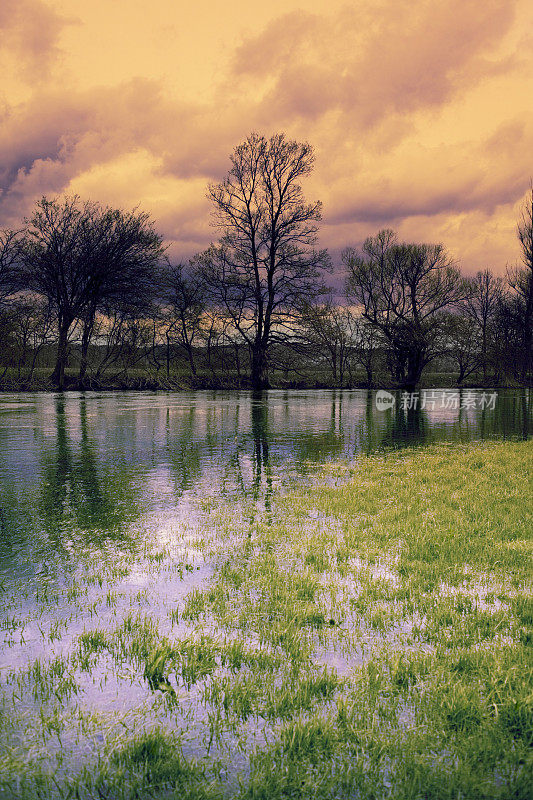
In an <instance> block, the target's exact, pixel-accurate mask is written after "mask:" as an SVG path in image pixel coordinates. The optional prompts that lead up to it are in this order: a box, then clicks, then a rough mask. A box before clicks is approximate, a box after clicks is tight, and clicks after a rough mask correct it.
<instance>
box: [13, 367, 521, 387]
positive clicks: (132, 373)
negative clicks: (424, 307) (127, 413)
mask: <svg viewBox="0 0 533 800" xmlns="http://www.w3.org/2000/svg"><path fill="white" fill-rule="evenodd" d="M0 371H2V370H0ZM51 373H52V367H51V366H50V367H48V368H39V369H36V370H34V372H33V373H32V375H31V376H30V377H29V376H28V375H25V374H24V371H22V373H21V374H19V372H18V371H17V370H16V369H13V368H10V369H7V370H6V371H5V373H4V374H3V376H2V378H0V392H53V391H56V387H55V386H54V384H53V383H52V380H51V378H50V376H51ZM269 382H270V388H271V389H339V388H341V387H340V386H339V385H338V383H336V382H335V381H334V380H333V379H332V377H331V376H330V375H329V372H328V371H327V370H324V369H314V370H313V369H311V370H304V371H299V372H298V373H294V372H290V373H288V374H287V373H285V372H284V371H282V370H272V371H271V374H270V376H269ZM516 385H517V384H516V383H513V382H512V381H507V380H505V379H503V380H502V381H500V382H498V381H495V380H494V379H490V378H489V379H487V380H483V376H482V375H481V374H472V375H470V376H469V377H468V379H466V380H464V381H463V382H462V383H461V384H458V383H457V375H456V374H455V373H453V372H430V371H427V372H425V373H424V375H423V376H422V380H421V382H420V388H421V389H456V388H461V389H475V388H486V389H489V388H494V389H497V388H505V387H509V386H511V387H512V386H516ZM391 386H393V381H392V379H391V377H390V375H387V374H385V373H383V374H376V375H375V376H374V381H373V384H372V386H371V387H370V385H369V383H368V379H367V377H366V374H365V373H364V372H362V371H357V370H356V371H354V372H353V373H352V374H351V375H350V376H347V377H346V378H345V380H344V382H343V386H342V388H344V389H368V388H380V387H381V388H391ZM250 388H251V382H250V378H249V376H248V375H246V374H244V373H243V374H242V375H237V373H236V372H234V371H231V370H229V371H220V372H211V371H207V370H199V371H198V374H197V375H191V373H190V371H189V370H188V369H187V368H183V369H176V370H172V371H171V372H170V374H169V375H167V374H166V371H165V370H163V369H161V370H159V371H156V370H149V369H130V370H129V371H128V372H127V373H125V372H124V371H123V370H117V371H113V370H109V371H107V372H106V373H104V374H103V375H102V376H100V377H98V378H95V377H91V376H89V377H87V378H86V380H85V381H84V383H83V384H80V381H79V378H78V370H77V369H67V370H66V374H65V389H66V390H67V391H80V390H88V391H128V390H135V391H142V390H147V391H194V390H201V389H250Z"/></svg>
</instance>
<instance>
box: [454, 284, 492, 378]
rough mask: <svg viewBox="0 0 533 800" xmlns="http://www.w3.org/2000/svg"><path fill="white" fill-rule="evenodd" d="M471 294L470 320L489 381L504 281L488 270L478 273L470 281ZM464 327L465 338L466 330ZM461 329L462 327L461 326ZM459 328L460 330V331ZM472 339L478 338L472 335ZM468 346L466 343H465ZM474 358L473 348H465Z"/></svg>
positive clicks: (466, 306)
mask: <svg viewBox="0 0 533 800" xmlns="http://www.w3.org/2000/svg"><path fill="white" fill-rule="evenodd" d="M469 285H470V293H469V296H468V297H467V299H466V302H465V308H466V313H467V316H468V318H469V319H470V320H471V322H472V323H473V325H474V328H475V332H476V333H478V334H479V347H480V353H479V355H480V359H479V360H480V361H481V367H482V369H483V380H484V381H486V379H487V368H488V362H489V345H490V338H491V335H492V334H493V332H494V321H495V317H496V313H497V310H498V308H499V304H500V302H501V300H502V296H503V280H502V278H497V277H496V276H495V275H493V274H492V272H491V271H490V270H488V269H485V270H483V271H482V272H478V273H477V275H476V276H475V278H471V279H470V280H469ZM462 327H463V331H462V333H463V337H464V334H465V333H466V330H465V328H464V326H462ZM459 328H461V326H459ZM459 328H458V330H459ZM472 338H473V339H474V338H477V337H475V336H474V335H472ZM464 344H465V345H466V342H464ZM467 350H468V351H469V352H470V356H472V349H471V348H468V347H466V348H464V351H465V352H466V351H467Z"/></svg>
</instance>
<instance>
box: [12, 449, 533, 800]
mask: <svg viewBox="0 0 533 800" xmlns="http://www.w3.org/2000/svg"><path fill="white" fill-rule="evenodd" d="M532 456H533V447H532V443H531V442H515V443H505V444H496V443H484V444H468V445H461V444H453V445H448V444H439V445H434V446H430V447H427V448H424V449H412V450H403V451H401V452H388V453H386V454H379V455H374V456H369V457H365V456H361V457H359V458H357V459H356V460H355V461H354V462H352V463H349V464H340V463H337V464H331V465H329V466H328V467H326V468H324V470H325V477H326V478H331V477H335V478H336V479H337V481H336V482H337V484H338V485H336V486H331V485H324V484H329V483H331V481H327V480H322V477H321V475H322V473H317V477H316V481H315V483H314V484H313V485H312V486H307V487H302V488H299V489H297V490H295V491H293V492H291V493H290V494H289V495H286V496H278V497H274V498H273V502H272V507H271V511H270V513H269V515H267V516H265V517H264V518H261V517H258V516H257V515H256V514H255V515H254V513H252V512H253V508H252V507H251V506H250V508H247V507H246V505H245V506H244V507H242V506H239V507H238V508H237V509H235V508H232V507H229V508H227V509H225V510H224V509H222V510H220V509H219V510H214V509H213V510H211V511H210V512H209V513H210V514H211V525H212V528H213V531H214V530H216V532H217V533H216V536H214V535H207V534H208V531H205V532H203V533H202V537H203V538H202V541H203V544H202V547H203V549H204V552H205V554H206V557H209V558H213V560H214V564H215V570H214V575H213V577H212V579H211V580H210V582H209V583H207V584H201V583H199V584H198V585H196V586H194V587H193V588H192V589H191V591H190V592H189V594H188V595H187V596H185V597H183V598H182V599H181V600H180V601H179V603H178V604H176V603H175V602H174V603H173V604H172V605H170V606H169V607H168V608H167V609H166V612H165V614H164V615H161V614H159V615H158V614H156V613H154V611H153V609H152V608H151V606H150V602H151V601H150V594H149V591H148V590H146V591H143V592H142V593H140V592H138V593H137V595H136V596H132V598H131V601H130V606H129V607H125V606H124V602H123V595H122V593H121V591H120V590H119V589H118V587H114V584H113V581H114V580H118V579H119V578H120V576H123V575H124V574H125V572H124V571H122V572H121V573H120V575H118V574H117V576H115V578H114V577H113V576H112V575H109V576H106V580H105V581H102V583H101V584H100V588H99V590H100V592H101V602H100V605H98V609H100V610H101V613H104V612H105V613H106V614H107V620H108V622H107V623H106V624H104V623H103V622H100V620H99V619H98V613H99V612H98V611H97V606H96V605H95V608H94V611H95V614H94V615H95V617H96V618H95V619H94V620H89V619H88V617H87V615H85V617H83V618H84V620H85V619H86V620H87V625H86V628H85V630H84V631H83V632H82V633H79V632H78V634H77V635H76V636H75V637H74V638H73V639H72V645H71V649H70V652H69V653H68V654H65V653H64V652H62V654H61V655H58V654H55V655H54V654H53V653H51V654H50V657H49V658H47V659H41V660H38V659H37V660H34V661H33V662H32V663H31V664H30V666H29V667H26V668H24V669H22V670H20V671H18V672H14V673H13V674H12V675H11V676H8V678H9V680H8V686H7V688H8V689H10V690H11V692H12V703H13V705H11V706H10V704H9V702H8V700H9V697H8V693H7V694H6V695H5V697H4V701H3V702H4V705H3V707H1V706H0V739H3V740H5V742H7V743H8V747H7V750H6V753H7V755H4V756H3V761H1V760H0V768H2V767H3V771H4V773H5V775H6V776H8V779H6V783H5V787H7V789H6V792H7V794H6V796H8V797H13V798H14V797H17V798H18V797H23V798H30V797H34V796H38V797H43V798H47V797H65V798H66V797H72V796H75V797H80V798H92V797H105V798H107V797H108V798H115V797H120V798H134V797H135V798H151V797H183V798H191V800H192V798H215V797H233V798H239V799H240V800H244V798H248V799H249V800H252V799H253V800H259V799H260V798H262V799H264V800H277V799H278V798H279V800H282V799H283V800H285V799H288V798H309V800H311V798H323V800H330V799H331V798H351V797H353V798H358V800H371V799H372V800H381V798H383V800H385V798H387V800H429V799H430V798H431V800H460V798H465V799H466V800H469V798H472V799H473V798H476V800H477V798H483V799H485V800H492V799H493V798H497V799H498V800H507V799H508V800H511V798H517V799H518V800H520V799H521V800H526V798H530V797H531V788H530V787H531V786H532V785H533V647H532V645H533V595H532V591H531V589H532V586H531V577H532V575H533V570H532V566H533V563H532V532H533V518H532V509H533V502H532V501H533V497H532V481H531V468H532V464H533V458H532ZM206 513H208V512H207V511H206ZM248 520H254V521H253V522H252V523H249V522H248ZM204 534H205V535H204ZM132 558H134V556H133V555H132ZM149 560H150V564H151V567H150V574H151V575H152V576H153V578H154V579H157V575H158V574H159V573H158V570H160V571H161V572H160V574H161V575H162V576H163V575H165V576H167V577H168V574H169V573H168V569H169V567H168V563H167V562H166V561H165V560H164V559H162V558H159V557H158V556H157V554H156V555H153V557H152V556H149ZM172 574H174V579H175V581H176V582H179V581H181V580H182V579H183V576H184V574H191V575H193V574H194V572H193V571H192V568H191V569H190V570H189V569H188V568H185V570H184V569H183V565H181V566H177V567H175V569H174V573H172ZM88 586H94V587H95V590H96V588H97V587H98V582H95V578H94V575H92V574H91V573H90V572H88V573H87V576H86V580H85V581H81V582H80V585H79V586H78V588H77V591H76V592H73V598H72V602H73V603H74V604H77V606H76V607H77V608H78V609H79V608H80V604H82V603H83V602H84V600H83V598H84V596H85V595H84V591H85V589H86V588H87V587H88ZM43 603H44V604H45V606H43V607H46V608H47V609H50V597H48V596H46V597H45V598H43ZM93 605H94V604H93ZM77 613H78V612H77ZM79 613H81V611H80V612H79ZM92 616H93V614H92V612H91V618H92ZM74 618H76V615H74ZM7 619H8V621H7V622H6V623H5V629H6V633H7V634H9V635H10V636H13V637H14V636H18V635H19V634H22V633H24V635H26V629H27V628H28V627H29V626H30V622H29V620H25V619H24V618H23V617H21V616H17V615H15V614H14V613H12V612H10V615H9V617H8V618H7ZM109 619H113V620H114V622H113V624H109ZM67 629H68V625H67V624H66V623H62V624H61V625H60V624H58V623H57V622H54V621H51V622H47V624H46V625H45V624H43V625H42V635H43V636H46V637H48V640H49V641H50V645H51V646H52V645H53V644H54V643H56V642H58V643H61V642H62V641H63V639H62V637H63V636H64V635H65V633H66V631H67ZM78 631H79V629H78ZM106 664H107V665H109V668H111V666H112V668H113V670H114V671H116V673H117V674H125V675H129V676H130V680H131V681H132V682H133V683H135V682H136V685H137V686H138V687H139V693H140V695H139V696H140V701H139V705H138V707H136V708H135V709H133V710H132V711H131V714H130V716H127V715H126V716H124V718H123V719H121V720H108V721H107V722H105V723H104V718H103V717H102V716H99V715H98V714H94V715H92V716H91V715H88V712H87V711H86V710H85V711H84V710H83V708H82V707H81V706H80V703H81V702H82V700H83V688H82V687H83V686H84V685H86V682H87V680H88V679H90V676H91V675H92V674H93V673H94V674H95V675H96V674H98V669H102V668H103V667H102V665H104V666H105V665H106ZM28 692H29V693H30V695H31V696H32V697H33V698H34V700H35V702H37V703H38V704H40V708H41V715H40V719H34V720H33V726H34V730H33V729H30V726H28V725H27V719H26V722H25V723H24V720H23V719H22V717H21V718H20V719H18V717H17V713H18V711H17V709H18V705H17V703H19V702H20V701H23V700H24V698H25V697H26V694H25V693H28ZM69 714H71V716H72V717H73V718H74V717H75V716H76V715H78V716H77V717H76V719H78V720H79V722H78V723H76V724H77V725H78V727H79V728H80V729H83V731H86V734H84V735H87V736H88V737H89V739H90V740H91V741H93V742H95V741H98V740H97V739H96V738H95V737H97V736H102V737H103V743H102V744H101V745H100V746H98V747H96V748H95V749H94V748H93V751H92V758H93V760H92V761H90V760H89V761H88V762H87V765H86V766H84V767H83V768H82V769H81V770H79V771H78V772H77V773H71V772H67V774H66V775H65V772H64V771H63V772H62V771H61V770H62V769H63V767H62V765H61V764H59V766H58V768H57V770H55V771H54V770H52V768H51V767H50V766H49V768H48V769H47V768H46V748H47V747H48V744H49V743H50V742H51V741H55V742H56V743H57V742H58V741H59V742H60V743H61V745H63V742H68V741H69V737H70V738H72V721H70V722H69V717H68V715H69ZM133 719H135V729H134V727H133V723H132V720H133ZM23 723H24V724H25V725H26V728H24V724H23ZM17 725H18V727H17ZM69 726H70V727H69ZM106 726H107V727H106ZM184 730H191V731H192V733H191V734H190V737H189V739H188V741H187V738H186V737H185V738H184V735H183V731H184ZM101 731H104V733H105V735H104V734H102V733H101ZM185 743H187V746H188V748H189V752H188V754H187V755H186V754H185V753H186V752H187V751H186V748H185ZM65 746H66V745H65ZM39 748H41V749H39ZM191 748H192V750H193V752H194V753H195V756H196V758H193V757H192V756H191V755H190V750H191ZM74 749H76V745H75V746H74ZM237 755H238V759H240V763H241V765H244V769H243V771H242V774H241V776H240V783H239V782H237V780H236V776H235V775H233V778H232V780H233V782H232V783H231V784H229V783H228V782H227V774H228V770H230V771H231V764H232V763H233V762H234V761H235V760H236V757H237ZM65 769H66V767H65ZM69 769H70V768H69ZM16 776H19V777H16ZM9 792H11V794H9Z"/></svg>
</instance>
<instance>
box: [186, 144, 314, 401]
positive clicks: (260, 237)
mask: <svg viewBox="0 0 533 800" xmlns="http://www.w3.org/2000/svg"><path fill="white" fill-rule="evenodd" d="M313 161H314V159H313V152H312V148H311V146H310V145H309V144H307V143H300V142H295V141H289V140H287V139H286V138H285V136H284V135H283V134H276V135H275V136H272V137H271V138H270V139H269V140H267V139H266V138H265V137H264V136H259V135H258V134H256V133H252V134H251V135H250V136H248V138H247V139H246V141H245V142H243V143H242V144H241V145H239V146H238V147H237V148H236V149H235V151H234V153H233V155H232V156H231V169H230V171H229V172H228V174H227V176H226V178H225V179H224V180H223V181H222V183H219V184H215V185H211V186H210V187H209V195H208V196H209V198H210V199H211V201H212V203H213V205H214V219H215V225H216V226H217V227H218V228H219V229H220V231H221V238H220V241H219V242H218V244H213V245H211V247H210V248H209V249H208V250H207V251H206V252H205V253H203V254H201V255H200V256H198V257H197V260H196V263H197V265H198V266H199V268H200V270H201V272H202V274H203V277H204V280H205V283H206V287H207V288H208V290H209V293H210V295H211V299H212V302H213V303H214V304H215V305H218V306H219V308H220V311H221V313H222V314H224V315H226V316H227V317H228V318H229V319H231V321H232V324H233V326H234V328H235V330H236V331H237V332H238V334H239V335H240V336H241V337H242V339H243V340H244V342H245V343H246V344H247V345H248V347H249V349H250V352H251V378H252V385H253V386H254V388H261V387H263V386H266V385H268V371H267V369H268V351H269V348H270V346H271V344H273V343H274V342H279V341H282V340H285V339H286V338H287V336H288V335H289V331H288V328H289V326H290V325H291V323H292V324H294V319H295V317H296V316H297V315H298V308H299V306H300V304H301V302H302V301H303V300H305V299H308V298H310V297H313V296H316V295H317V294H320V293H321V291H322V288H323V287H322V278H321V271H322V270H323V269H324V268H327V267H328V266H329V258H328V255H327V253H326V251H325V250H316V249H315V245H316V242H317V231H318V222H319V220H320V218H321V215H320V209H321V204H320V203H319V202H315V203H307V202H306V201H305V199H304V196H303V192H302V188H301V186H300V179H301V178H303V177H305V176H306V175H308V174H309V173H310V172H311V170H312V168H313Z"/></svg>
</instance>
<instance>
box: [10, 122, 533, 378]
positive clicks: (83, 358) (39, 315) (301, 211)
mask: <svg viewBox="0 0 533 800" xmlns="http://www.w3.org/2000/svg"><path fill="white" fill-rule="evenodd" d="M230 160H231V167H230V169H229V171H228V173H227V175H226V177H225V178H224V180H223V181H222V182H220V183H216V184H212V185H210V186H209V187H208V196H209V199H210V201H211V204H212V207H213V219H214V224H215V226H216V227H217V229H218V233H219V237H218V240H217V241H216V242H215V243H213V244H211V246H210V247H209V248H208V249H207V250H205V251H204V252H202V253H199V254H197V255H196V256H194V257H193V258H192V259H190V260H189V261H188V262H187V263H186V264H185V263H172V261H171V260H170V259H169V258H168V255H167V249H166V247H165V244H164V241H163V237H162V236H161V235H160V234H159V233H158V232H157V230H156V228H155V224H154V222H153V221H152V219H151V218H150V216H149V215H148V214H147V213H145V212H142V211H140V210H138V209H134V210H133V211H124V210H121V209H116V208H111V207H108V206H104V205H102V204H100V203H97V202H93V201H85V202H84V201H82V200H81V199H80V198H79V197H77V196H75V197H67V198H63V199H49V198H47V197H42V198H41V199H40V200H39V201H38V203H37V204H36V206H35V209H34V211H33V214H32V215H31V216H30V217H28V218H26V219H24V221H23V223H22V224H21V227H20V229H19V230H2V231H0V362H1V368H0V380H1V381H2V385H3V386H4V387H6V386H11V387H14V386H16V387H17V388H31V387H33V386H35V385H39V381H38V376H42V375H43V374H44V373H47V379H48V380H49V382H50V383H51V385H53V386H54V387H56V388H58V389H59V390H63V389H64V388H65V387H68V386H76V387H79V388H98V387H101V386H105V385H106V382H107V383H109V380H110V376H113V377H114V379H115V380H117V379H120V378H121V377H122V378H123V380H124V385H126V384H127V381H128V379H129V378H131V376H132V375H133V374H135V375H137V377H138V376H139V375H140V374H142V375H144V376H145V377H146V376H149V377H151V378H152V379H153V381H154V382H155V385H158V386H168V387H169V388H172V387H173V386H175V385H182V383H180V381H181V382H183V380H184V379H187V381H188V383H187V385H190V386H192V387H199V386H207V385H211V386H219V385H229V386H251V387H253V388H255V389H260V388H264V387H268V386H269V385H272V384H277V385H279V384H280V383H281V384H283V385H303V384H306V385H309V384H311V385H323V384H324V383H327V384H328V385H334V386H340V387H343V386H347V385H352V386H353V385H363V384H364V385H366V386H369V387H373V386H376V385H389V386H398V387H400V388H403V389H413V388H415V387H416V386H417V385H419V383H420V381H421V380H422V378H423V374H424V370H426V371H428V370H430V369H431V370H433V371H440V372H441V373H442V372H447V373H449V374H450V375H452V374H453V376H454V381H455V382H456V383H458V384H459V385H460V384H461V383H463V382H464V381H466V380H467V379H472V378H473V377H475V378H476V380H478V381H483V382H484V383H487V382H491V383H498V384H499V383H504V382H507V383H521V384H530V383H531V380H532V375H533V358H532V336H533V188H532V190H531V192H530V194H529V195H528V198H527V200H526V202H525V204H524V206H523V209H522V213H521V217H520V220H519V221H518V225H517V235H518V238H519V242H520V246H521V253H522V261H521V264H519V265H517V266H515V267H513V268H509V269H508V270H507V274H506V276H505V277H496V276H495V275H493V274H492V273H491V272H490V270H488V269H484V270H481V271H479V272H478V273H477V275H476V276H475V277H473V278H467V277H465V276H463V275H462V274H461V272H460V270H459V268H458V267H457V266H456V264H454V263H453V261H452V259H451V258H450V256H449V255H448V254H447V252H446V250H445V248H444V247H443V246H442V245H440V244H417V243H406V242H400V241H399V240H398V237H397V236H396V234H395V233H394V232H393V231H392V230H389V229H386V230H381V231H379V232H378V233H377V234H375V235H374V236H370V237H369V238H367V239H366V241H365V242H364V244H363V246H362V247H361V248H360V249H355V248H351V247H347V248H346V249H345V250H344V251H343V253H342V263H343V265H344V269H345V285H344V295H343V296H342V297H339V296H338V293H337V294H335V293H333V291H332V290H331V289H329V288H328V285H327V279H328V275H329V274H330V273H331V271H332V261H331V258H330V256H329V254H328V252H327V251H326V250H324V249H320V248H319V247H317V242H318V230H319V222H320V219H321V204H320V202H311V203H309V202H308V201H307V200H306V199H305V197H304V194H303V190H302V187H301V180H302V178H304V177H305V176H306V175H308V174H309V173H310V172H311V171H312V169H313V164H314V156H313V150H312V148H311V146H310V145H309V144H307V143H301V142H296V141H291V140H288V139H287V138H286V137H285V135H284V134H277V135H275V136H272V137H271V138H270V139H267V138H265V137H264V136H260V135H258V134H256V133H253V134H251V135H250V136H249V137H248V138H247V139H246V141H244V142H243V143H242V144H241V145H239V146H238V147H237V148H236V149H235V150H234V152H233V153H232V155H231V156H230ZM47 370H48V372H47Z"/></svg>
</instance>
